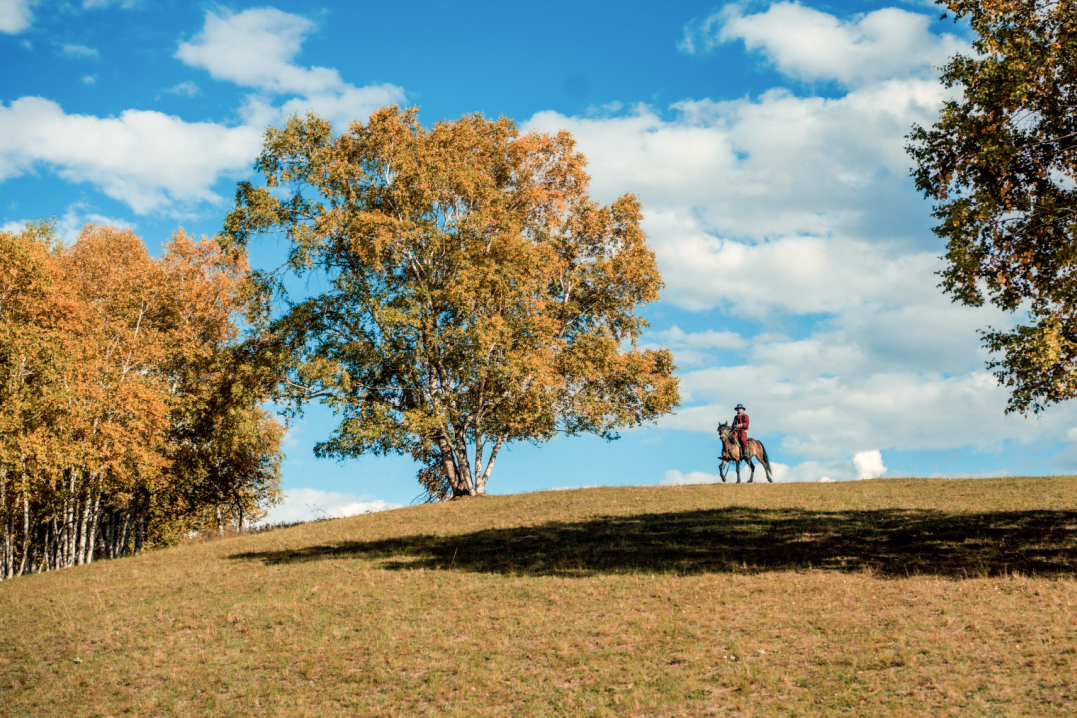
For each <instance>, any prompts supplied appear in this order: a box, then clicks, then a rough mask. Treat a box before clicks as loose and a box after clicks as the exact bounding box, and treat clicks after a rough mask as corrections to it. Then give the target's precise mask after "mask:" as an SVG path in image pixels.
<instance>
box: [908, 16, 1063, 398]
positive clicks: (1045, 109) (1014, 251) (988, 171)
mask: <svg viewBox="0 0 1077 718" xmlns="http://www.w3.org/2000/svg"><path fill="white" fill-rule="evenodd" d="M943 4H944V5H945V6H946V7H947V8H949V10H950V11H951V12H952V13H954V14H955V15H956V16H957V17H958V18H964V19H966V20H967V21H968V23H969V25H970V26H971V28H972V30H973V32H974V33H975V39H974V41H973V50H974V52H973V53H972V54H970V55H956V56H955V57H953V58H952V59H951V60H950V62H949V64H947V65H946V66H945V67H944V68H942V82H943V83H944V84H945V85H946V87H948V88H951V89H952V90H953V91H954V95H955V99H952V100H949V101H947V102H946V103H944V105H943V107H942V110H941V112H940V114H939V119H938V121H937V122H935V124H934V125H933V126H931V127H930V128H923V127H919V126H917V127H914V129H913V131H912V134H911V135H910V140H911V142H910V145H909V148H908V150H909V152H910V154H911V156H912V157H913V158H914V159H915V161H916V167H915V169H914V173H913V174H914V177H915V179H916V184H917V187H918V188H919V189H920V190H922V191H923V192H924V193H925V195H926V196H927V197H929V198H931V199H933V200H935V201H936V203H937V204H936V205H935V208H934V217H935V218H936V220H938V225H937V227H936V228H935V232H936V233H937V234H938V235H939V236H940V237H942V238H943V239H945V240H946V242H947V251H946V256H945V259H946V263H947V264H946V267H945V269H944V270H943V271H942V285H941V286H942V288H943V289H944V290H945V291H946V292H947V293H949V294H950V295H951V296H952V297H953V298H954V300H955V301H958V302H962V303H964V304H967V305H970V306H980V305H982V304H983V303H984V302H985V301H988V302H990V303H991V304H993V305H995V306H997V307H999V308H1001V309H1003V310H1005V311H1007V312H1011V313H1016V314H1018V315H1019V316H1020V317H1021V319H1020V320H1019V321H1018V322H1017V323H1016V326H1015V327H1014V328H1013V329H995V328H991V329H988V330H986V331H985V332H983V336H984V343H985V345H986V347H987V348H988V349H990V350H991V351H992V352H993V353H994V354H995V358H993V359H992V360H991V361H990V362H989V364H988V366H989V367H990V368H992V369H994V370H995V374H996V376H997V377H998V379H999V380H1000V381H1001V382H1002V383H1003V384H1005V385H1006V386H1008V387H1009V388H1010V392H1011V395H1010V400H1009V403H1008V406H1007V413H1009V412H1014V411H1016V412H1020V413H1026V412H1028V411H1032V412H1039V411H1042V410H1043V409H1044V408H1046V407H1047V406H1048V405H1050V404H1053V403H1056V402H1060V401H1064V400H1066V399H1070V398H1072V397H1073V396H1075V395H1077V187H1075V184H1074V183H1075V181H1077V4H1075V3H1074V2H1071V1H1070V0H1064V1H1062V2H1044V1H1043V0H944V2H943Z"/></svg>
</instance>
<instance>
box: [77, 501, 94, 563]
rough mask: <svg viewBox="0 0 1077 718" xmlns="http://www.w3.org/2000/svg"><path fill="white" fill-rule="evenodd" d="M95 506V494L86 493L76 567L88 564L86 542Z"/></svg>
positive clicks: (80, 524) (80, 522)
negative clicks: (91, 512) (92, 510)
mask: <svg viewBox="0 0 1077 718" xmlns="http://www.w3.org/2000/svg"><path fill="white" fill-rule="evenodd" d="M92 506H93V492H92V491H87V492H86V503H85V504H84V505H83V507H82V516H81V517H80V518H79V545H78V550H77V552H76V554H75V565H76V566H81V565H82V564H84V563H85V562H86V541H87V539H88V538H89V531H90V508H91V507H92Z"/></svg>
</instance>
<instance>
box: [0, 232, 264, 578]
mask: <svg viewBox="0 0 1077 718" xmlns="http://www.w3.org/2000/svg"><path fill="white" fill-rule="evenodd" d="M50 230H51V228H50V227H49V226H48V225H47V224H39V225H31V226H30V227H29V228H28V229H27V230H26V231H25V232H23V233H21V234H19V235H12V234H8V233H0V370H2V371H3V384H2V390H0V391H2V396H0V400H2V405H0V511H2V514H0V521H2V525H0V534H2V536H3V541H2V543H0V568H2V573H3V576H5V577H11V576H13V575H16V574H19V573H24V572H27V571H41V570H49V569H52V568H59V567H63V566H69V565H75V564H81V563H85V562H89V561H92V560H93V559H94V558H95V556H97V557H99V556H100V555H102V553H103V554H104V555H106V556H109V557H115V556H119V555H126V554H128V553H131V552H135V553H137V552H139V551H140V550H141V548H142V546H143V545H144V544H145V543H146V542H156V543H160V542H162V541H168V540H170V539H171V538H174V537H175V536H176V535H177V534H178V533H181V532H183V531H187V530H190V529H192V528H194V527H196V526H198V525H199V521H200V520H202V521H205V520H206V518H207V514H209V515H212V517H213V518H216V516H220V515H221V510H222V507H223V509H224V515H225V516H227V517H228V518H232V517H237V518H239V520H240V521H242V517H251V518H257V516H258V515H259V511H260V507H261V506H264V505H265V504H266V503H267V502H272V501H273V500H275V499H276V498H277V497H278V495H279V489H278V483H279V481H278V479H279V456H280V453H279V447H280V441H281V438H282V435H283V431H282V429H281V427H280V426H279V425H278V424H277V423H276V422H275V421H273V419H272V418H271V417H270V416H268V415H267V414H266V413H265V412H264V411H263V410H262V409H261V408H260V407H259V406H258V404H259V403H260V401H261V399H262V396H261V394H260V386H259V385H258V384H257V382H252V381H250V378H251V377H250V376H249V375H244V374H243V372H237V370H236V364H237V358H236V357H237V356H238V355H237V353H236V340H237V339H238V335H239V330H238V326H237V321H238V320H239V319H240V318H241V312H242V311H243V310H244V304H243V301H242V299H241V292H240V288H241V285H242V283H243V282H244V280H245V278H246V276H247V267H246V264H245V261H244V260H243V258H242V257H241V256H240V255H238V254H236V253H225V252H223V251H222V250H221V249H220V248H219V246H218V245H217V244H216V243H215V242H213V241H211V240H208V239H203V240H201V241H194V240H192V239H191V238H190V237H188V236H187V235H186V234H184V233H183V232H182V231H179V232H177V233H176V234H175V235H174V236H173V238H172V240H171V242H170V243H169V244H168V245H167V246H166V248H165V251H164V253H163V254H162V256H161V257H160V258H158V259H154V258H153V257H150V256H149V254H148V253H147V251H146V247H145V245H144V244H143V242H142V240H141V239H140V238H139V237H137V236H136V235H135V234H134V233H132V232H131V231H130V230H119V229H115V228H113V227H106V226H95V225H87V226H86V227H85V228H84V229H83V231H82V233H81V234H80V236H79V239H78V241H77V242H76V243H75V244H74V245H73V246H71V247H66V248H65V247H63V246H61V245H60V244H59V242H57V241H56V240H55V238H54V237H53V236H52V234H51V231H50Z"/></svg>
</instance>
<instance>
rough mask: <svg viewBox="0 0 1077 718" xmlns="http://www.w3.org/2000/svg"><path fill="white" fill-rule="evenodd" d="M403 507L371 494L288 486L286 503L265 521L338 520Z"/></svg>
mask: <svg viewBox="0 0 1077 718" xmlns="http://www.w3.org/2000/svg"><path fill="white" fill-rule="evenodd" d="M400 507H401V504H393V503H389V502H387V501H383V500H382V499H375V498H373V497H370V496H356V495H354V494H345V493H339V492H336V491H319V490H318V489H309V488H301V489H286V490H285V491H284V503H282V504H280V505H278V506H274V507H273V508H271V509H270V510H269V514H268V515H267V516H266V518H265V519H263V520H262V523H263V524H280V523H295V522H297V521H314V520H316V519H324V518H334V519H338V518H344V517H346V516H357V515H359V514H366V513H372V512H375V511H386V510H389V509H398V508H400Z"/></svg>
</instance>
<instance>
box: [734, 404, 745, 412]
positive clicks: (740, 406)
mask: <svg viewBox="0 0 1077 718" xmlns="http://www.w3.org/2000/svg"><path fill="white" fill-rule="evenodd" d="M737 409H744V404H737V405H736V406H734V407H733V411H736V410H737ZM744 410H745V411H748V410H747V409H744Z"/></svg>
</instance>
